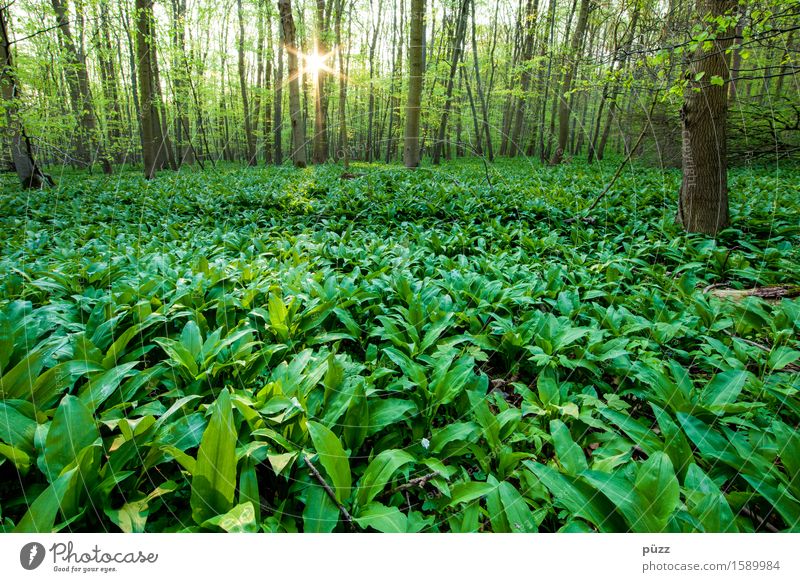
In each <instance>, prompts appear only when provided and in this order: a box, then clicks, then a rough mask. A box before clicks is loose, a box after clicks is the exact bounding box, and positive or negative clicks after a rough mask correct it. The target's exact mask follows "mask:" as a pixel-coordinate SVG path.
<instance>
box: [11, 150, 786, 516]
mask: <svg viewBox="0 0 800 582" xmlns="http://www.w3.org/2000/svg"><path fill="white" fill-rule="evenodd" d="M597 168H599V169H601V170H603V171H595V168H593V169H592V171H591V172H590V171H588V169H587V168H584V167H582V166H572V167H569V168H564V167H555V168H541V167H531V166H529V165H526V164H524V163H519V162H517V163H512V162H499V163H498V164H497V165H496V166H494V168H493V169H492V170H491V172H492V173H491V178H492V182H493V186H491V187H489V186H488V185H487V183H486V179H485V174H484V172H483V168H482V166H477V165H469V164H465V165H454V166H449V167H443V168H441V169H440V170H437V173H435V174H430V173H429V172H428V170H427V169H425V168H422V169H420V170H419V171H417V172H413V173H410V172H406V171H403V170H400V169H396V168H392V167H380V166H379V167H366V166H365V167H361V168H358V167H357V169H356V171H358V172H363V175H360V176H357V177H356V178H355V179H352V180H341V179H340V178H339V170H337V169H336V168H335V167H320V168H314V169H308V170H303V171H297V170H293V169H289V168H271V169H262V170H256V169H249V170H235V171H233V170H222V171H220V172H218V173H215V172H213V171H209V172H207V173H204V174H200V173H181V174H173V175H169V174H166V173H165V174H164V175H163V176H162V177H160V178H159V179H158V180H155V181H152V182H150V183H145V182H144V181H142V180H140V179H139V178H138V177H134V176H130V175H121V176H116V177H114V178H113V179H110V180H109V179H106V178H77V177H67V178H65V179H63V180H61V181H60V182H61V186H59V187H58V188H57V189H55V190H54V191H52V192H49V193H45V192H26V193H21V192H19V191H17V190H14V189H10V188H7V189H6V190H5V191H4V192H3V195H2V198H0V227H2V229H3V232H4V237H3V239H2V240H0V394H1V395H2V399H1V400H0V473H2V475H3V477H4V478H3V479H2V480H0V524H2V526H1V527H2V528H3V530H5V531H22V532H31V531H40V532H44V531H59V530H63V529H67V528H69V529H70V530H71V531H98V530H117V529H118V530H121V531H126V532H141V531H149V532H160V531H199V530H204V531H229V532H248V531H287V532H288V531H321V532H328V531H346V530H348V529H349V527H350V525H349V524H348V523H347V521H348V520H347V519H345V517H344V514H343V512H342V509H344V510H346V511H347V513H348V515H350V516H351V517H352V524H353V527H355V528H356V529H359V530H365V531H367V530H369V531H371V530H375V531H384V532H415V531H457V532H472V531H507V532H515V531H523V532H533V531H542V532H554V531H604V532H606V531H613V532H619V531H636V532H648V531H665V532H688V531H706V532H712V531H755V530H762V529H777V530H781V531H797V530H798V529H800V464H798V458H800V433H799V432H798V430H797V426H798V424H800V396H799V395H798V386H799V384H800V382H798V378H800V376H798V360H800V342H799V341H798V339H797V338H798V333H800V301H799V300H798V299H788V298H785V299H781V300H776V301H766V300H762V299H758V298H755V297H751V298H749V299H747V300H744V301H733V300H730V299H723V298H718V297H716V296H714V295H712V294H709V293H706V292H704V289H705V288H706V287H708V286H709V285H713V284H724V285H725V286H729V287H734V288H751V287H753V286H760V285H767V284H777V283H789V284H797V283H798V280H797V273H798V272H800V268H799V267H800V250H798V249H800V228H798V225H797V219H796V217H797V214H798V211H799V210H800V198H798V196H797V190H796V187H795V186H794V184H795V182H796V179H797V173H796V172H795V171H788V170H787V171H784V172H783V173H782V174H781V175H780V176H778V177H776V175H775V173H774V172H771V171H769V170H764V171H761V170H748V171H743V170H738V171H736V170H734V171H732V172H731V187H730V191H731V200H732V207H733V212H732V214H733V216H734V224H733V226H732V227H731V228H730V229H728V230H726V231H724V232H723V233H721V234H720V236H719V237H718V238H717V239H715V240H710V239H707V238H704V237H700V236H696V235H686V234H685V233H682V232H681V231H680V229H679V228H678V227H676V226H675V225H674V221H673V210H672V208H673V202H672V200H671V199H667V200H664V192H671V193H676V192H677V185H678V181H679V180H678V178H679V175H678V174H677V173H669V172H668V173H661V172H659V171H654V170H646V169H643V168H637V171H636V172H635V173H631V174H627V173H626V174H624V175H623V176H621V178H620V180H619V181H618V182H617V184H616V185H615V189H614V190H612V192H610V194H609V197H608V198H607V200H606V203H607V206H605V208H604V209H603V210H601V211H599V212H598V213H597V214H596V215H595V219H596V221H595V222H594V223H585V222H582V221H576V222H569V223H568V222H566V220H567V219H568V218H571V217H572V216H573V215H574V213H575V212H576V211H578V210H580V209H582V208H585V207H586V205H587V202H588V200H589V197H590V196H591V195H592V194H593V193H594V192H598V191H600V190H601V189H602V187H603V184H604V177H607V176H608V175H610V171H608V172H607V171H605V170H613V168H612V167H611V166H607V167H606V166H597ZM309 461H310V462H311V463H313V466H314V467H315V468H316V469H317V470H318V471H319V474H320V477H321V478H322V480H323V481H324V482H325V483H326V484H327V485H328V487H329V488H330V492H329V491H327V490H326V489H325V488H324V487H323V485H322V484H321V483H320V482H319V480H318V479H317V478H316V477H315V476H314V475H312V474H310V472H309V468H310V467H309V464H308V463H309ZM340 506H341V507H340Z"/></svg>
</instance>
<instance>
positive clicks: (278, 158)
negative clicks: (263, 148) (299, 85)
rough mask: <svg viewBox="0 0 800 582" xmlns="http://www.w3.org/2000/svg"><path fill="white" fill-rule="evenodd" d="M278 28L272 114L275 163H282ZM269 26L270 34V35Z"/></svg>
mask: <svg viewBox="0 0 800 582" xmlns="http://www.w3.org/2000/svg"><path fill="white" fill-rule="evenodd" d="M278 30H279V31H280V32H279V33H278V50H277V53H278V54H277V60H278V62H277V71H276V73H275V115H274V116H273V125H274V130H273V131H274V134H275V138H274V143H275V151H274V157H275V165H276V166H280V165H281V164H282V163H283V42H284V41H283V27H282V26H279V27H278ZM271 32H272V30H271V28H270V36H271Z"/></svg>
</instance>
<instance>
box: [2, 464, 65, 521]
mask: <svg viewBox="0 0 800 582" xmlns="http://www.w3.org/2000/svg"><path fill="white" fill-rule="evenodd" d="M77 474H78V468H77V467H75V468H73V469H70V470H69V471H66V472H65V473H64V474H63V475H61V476H60V477H58V478H57V479H56V480H55V481H53V482H52V483H51V484H50V486H49V487H47V489H45V490H44V491H42V492H41V493H40V494H39V496H38V497H37V498H36V499H35V500H34V502H33V503H32V504H31V505H30V507H29V508H28V511H26V512H25V515H23V516H22V519H21V520H20V521H19V523H18V524H17V527H16V528H14V532H16V533H51V532H52V531H53V527H54V525H55V522H56V516H57V515H58V511H59V509H60V508H61V500H62V499H63V498H64V494H65V493H66V492H67V489H68V488H69V487H70V485H71V483H72V480H73V479H74V478H75V477H76V476H77Z"/></svg>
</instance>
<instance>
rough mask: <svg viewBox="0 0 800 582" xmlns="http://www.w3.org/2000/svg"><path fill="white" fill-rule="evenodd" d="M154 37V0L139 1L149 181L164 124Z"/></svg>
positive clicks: (138, 42)
mask: <svg viewBox="0 0 800 582" xmlns="http://www.w3.org/2000/svg"><path fill="white" fill-rule="evenodd" d="M154 45H155V37H154V35H153V0H136V58H137V62H138V65H139V66H138V67H137V73H138V81H139V94H140V98H141V109H142V113H141V136H142V158H143V161H144V177H145V178H147V179H148V180H150V179H152V178H154V177H155V175H156V170H157V169H158V168H157V164H158V163H159V150H160V149H161V147H163V143H164V140H163V136H162V133H161V123H160V121H159V115H158V108H157V106H156V103H155V100H156V91H155V88H154V84H155V83H154V76H153V58H154V53H155V50H154Z"/></svg>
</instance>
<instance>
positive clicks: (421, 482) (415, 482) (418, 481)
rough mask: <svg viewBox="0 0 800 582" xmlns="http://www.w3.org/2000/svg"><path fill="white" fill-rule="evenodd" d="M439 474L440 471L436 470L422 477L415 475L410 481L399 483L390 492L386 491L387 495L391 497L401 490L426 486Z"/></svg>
mask: <svg viewBox="0 0 800 582" xmlns="http://www.w3.org/2000/svg"><path fill="white" fill-rule="evenodd" d="M438 476H439V472H438V471H434V472H433V473H428V474H427V475H423V476H422V477H415V478H414V479H411V480H410V481H409V482H408V483H403V484H402V485H398V486H397V487H395V488H394V489H391V490H390V491H389V492H388V493H386V496H387V497H391V496H392V495H394V494H395V493H400V492H401V491H406V490H408V489H413V488H414V487H424V486H425V484H426V483H427V482H428V481H430V480H431V479H433V478H434V477H438Z"/></svg>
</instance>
